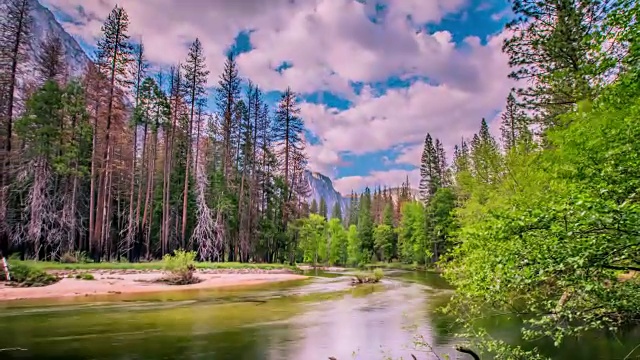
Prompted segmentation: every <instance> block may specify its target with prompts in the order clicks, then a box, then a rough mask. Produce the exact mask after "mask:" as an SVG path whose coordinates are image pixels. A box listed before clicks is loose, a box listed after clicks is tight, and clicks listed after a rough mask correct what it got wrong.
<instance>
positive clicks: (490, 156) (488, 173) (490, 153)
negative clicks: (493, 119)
mask: <svg viewBox="0 0 640 360" xmlns="http://www.w3.org/2000/svg"><path fill="white" fill-rule="evenodd" d="M470 155H471V162H472V164H473V166H472V174H473V176H474V177H475V178H476V179H477V180H478V181H479V182H481V183H484V184H490V183H493V182H495V181H496V180H497V177H498V176H499V175H500V169H499V165H500V164H499V163H500V153H499V152H498V145H497V143H496V141H495V139H494V138H493V137H492V136H491V134H490V133H489V126H488V125H487V122H486V121H485V119H482V122H481V125H480V132H479V135H478V134H475V135H474V136H473V140H472V142H471V153H470Z"/></svg>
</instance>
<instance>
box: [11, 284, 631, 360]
mask: <svg viewBox="0 0 640 360" xmlns="http://www.w3.org/2000/svg"><path fill="white" fill-rule="evenodd" d="M387 275H388V276H387V277H386V278H385V279H384V280H383V282H382V284H376V285H361V286H357V287H352V286H351V284H350V278H349V277H348V276H343V275H341V274H332V273H324V272H321V271H318V272H315V271H314V272H313V276H314V278H313V279H311V280H310V281H302V282H294V283H287V284H271V285H268V286H261V287H257V288H251V289H246V288H238V289H224V290H212V291H196V292H177V293H170V294H169V293H164V294H145V295H138V296H116V297H96V298H88V299H87V298H81V299H80V300H78V299H75V300H69V299H65V300H63V301H61V302H54V303H48V304H43V303H41V302H40V303H38V302H31V303H4V304H2V305H0V306H2V307H0V333H1V334H2V335H1V336H0V348H6V347H22V348H25V349H28V350H27V351H16V352H3V353H2V354H1V356H0V358H2V359H45V360H46V359H127V360H133V359H215V360H238V359H247V360H280V359H294V360H298V359H300V360H310V359H327V358H328V357H329V356H334V357H336V358H337V359H339V360H345V359H354V358H355V359H366V360H375V359H383V358H385V356H388V357H391V358H393V359H399V358H400V357H401V356H402V357H404V358H405V359H407V358H410V357H409V354H410V353H414V354H416V355H417V356H418V358H419V359H431V358H434V357H433V356H430V355H428V354H421V353H418V352H417V351H415V349H413V346H412V345H413V340H414V335H415V334H420V335H422V336H423V338H424V340H425V341H427V342H428V343H430V344H431V345H432V346H433V347H434V348H435V350H436V351H437V352H438V353H440V354H445V353H446V354H449V355H450V356H451V358H452V359H455V358H457V357H456V356H457V355H458V354H456V353H455V351H453V350H452V348H453V345H454V343H455V340H454V338H453V335H454V334H455V333H456V331H457V330H458V329H456V328H455V327H454V325H453V324H454V322H453V319H451V318H450V317H447V316H444V315H442V314H440V313H439V312H438V311H437V310H438V309H439V308H440V307H442V306H444V305H446V304H447V301H448V299H449V297H450V295H451V290H450V287H449V286H448V285H447V284H446V282H444V280H442V279H441V278H440V277H439V276H438V275H437V274H433V273H424V272H403V271H396V272H389V273H388V274H387ZM487 321H489V322H490V324H489V325H490V327H491V328H492V329H493V330H494V332H495V333H496V334H502V335H500V336H501V337H503V338H505V339H511V340H512V341H515V342H517V341H518V339H519V336H518V334H519V328H518V325H519V324H518V323H517V321H516V320H514V319H504V318H503V319H500V318H492V319H490V320H487ZM628 335H629V337H628V338H627V337H625V338H619V339H614V338H602V337H600V338H599V337H597V336H595V335H594V336H593V337H588V338H587V339H585V340H586V341H582V342H580V343H578V342H575V343H571V342H569V343H567V344H566V345H565V346H563V348H561V349H554V348H553V347H552V346H550V345H549V344H546V343H538V344H535V345H537V346H540V347H541V349H543V350H544V351H546V352H547V353H549V354H551V355H553V358H554V359H559V360H564V359H586V360H591V359H593V360H595V359H615V358H620V359H621V358H623V357H624V355H625V354H626V353H628V352H629V351H630V350H631V348H633V346H635V345H636V344H637V340H636V341H635V343H634V341H633V340H632V339H633V338H634V336H635V337H636V339H637V338H640V332H639V330H638V329H636V330H635V332H634V331H630V332H629V333H628ZM625 336H626V335H625ZM525 345H526V344H525ZM528 346H533V345H531V344H529V345H528ZM354 353H355V355H354ZM459 358H460V359H463V357H459Z"/></svg>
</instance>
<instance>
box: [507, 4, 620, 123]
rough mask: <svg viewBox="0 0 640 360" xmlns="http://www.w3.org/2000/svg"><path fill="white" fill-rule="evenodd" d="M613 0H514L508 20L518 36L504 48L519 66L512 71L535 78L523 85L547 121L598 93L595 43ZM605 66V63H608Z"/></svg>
mask: <svg viewBox="0 0 640 360" xmlns="http://www.w3.org/2000/svg"><path fill="white" fill-rule="evenodd" d="M608 6H609V4H608V2H607V1H600V0H580V1H579V0H548V1H538V0H520V1H513V2H512V7H513V8H512V10H513V13H514V14H516V17H515V20H513V21H512V22H510V23H509V24H508V25H507V29H509V30H510V31H512V34H513V36H511V37H510V38H508V39H506V40H505V42H504V46H503V50H504V51H505V53H506V54H508V55H509V65H510V66H511V67H512V68H513V71H512V73H511V74H510V77H511V78H513V79H516V80H527V82H528V83H531V84H534V85H532V86H530V87H527V88H523V89H519V90H518V95H519V96H521V98H522V100H523V102H524V105H525V107H526V108H528V109H531V110H534V111H536V112H538V113H539V115H540V121H541V123H542V125H543V126H545V127H548V126H554V125H556V123H557V119H556V116H557V115H559V114H562V113H564V112H566V111H569V110H570V109H571V108H572V106H573V105H575V104H576V103H577V102H579V101H581V100H585V99H590V98H592V97H593V92H594V89H593V88H592V86H591V84H590V83H591V80H595V78H596V77H597V76H598V75H600V74H599V71H600V69H598V70H599V71H596V72H594V69H596V68H595V67H592V66H591V63H590V61H591V60H592V57H591V56H589V54H590V51H591V49H595V48H599V46H600V45H601V44H599V43H597V42H596V41H598V40H599V39H600V37H598V36H593V35H595V32H597V31H598V30H599V27H598V26H595V24H598V23H602V20H603V16H605V15H606V13H607V11H605V9H606V8H607V7H608ZM602 70H604V69H602Z"/></svg>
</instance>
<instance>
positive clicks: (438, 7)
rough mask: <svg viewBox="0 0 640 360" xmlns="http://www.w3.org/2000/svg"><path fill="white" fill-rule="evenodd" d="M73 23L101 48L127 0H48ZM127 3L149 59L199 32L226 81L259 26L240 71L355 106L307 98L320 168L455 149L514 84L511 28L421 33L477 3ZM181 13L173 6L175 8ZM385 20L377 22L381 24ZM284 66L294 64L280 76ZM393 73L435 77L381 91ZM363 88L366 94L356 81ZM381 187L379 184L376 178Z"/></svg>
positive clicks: (263, 82)
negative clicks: (508, 47) (458, 36)
mask: <svg viewBox="0 0 640 360" xmlns="http://www.w3.org/2000/svg"><path fill="white" fill-rule="evenodd" d="M42 1H43V3H44V4H45V5H47V6H53V7H55V8H56V9H58V10H59V11H62V12H64V13H66V14H67V15H69V16H70V17H71V18H73V19H74V21H73V22H67V23H65V24H64V26H65V27H66V29H67V30H68V31H69V32H71V33H72V34H73V35H75V36H77V37H81V38H82V39H83V40H85V41H86V42H87V43H90V44H95V41H96V39H97V37H98V36H99V35H100V28H101V26H102V22H103V21H104V19H105V18H106V16H107V15H108V14H109V12H110V11H111V9H112V8H113V6H114V5H115V3H116V1H117V0H42ZM377 3H380V4H383V5H386V9H385V11H384V12H383V13H382V14H380V13H377V12H376V7H375V4H374V2H360V1H356V0H296V1H291V0H270V1H269V2H266V1H263V0H243V1H237V0H220V1H207V0H180V1H178V0H154V1H153V2H151V1H144V0H128V1H126V3H125V4H124V6H125V8H126V10H127V12H128V14H129V18H130V29H129V30H130V34H131V35H132V39H134V40H138V39H142V40H143V42H144V43H145V48H146V51H147V57H148V59H149V60H150V61H152V62H153V63H155V64H157V65H162V66H166V65H173V64H176V63H178V62H180V61H182V60H183V59H184V58H185V57H186V53H187V49H188V46H189V44H190V43H191V42H192V41H193V40H194V39H195V38H196V37H198V38H200V40H201V41H202V43H203V47H204V50H205V54H206V56H207V65H208V68H209V70H210V71H211V76H210V79H209V84H210V85H214V84H215V82H217V76H218V74H220V72H221V71H222V67H223V64H224V57H225V52H226V50H227V49H228V48H229V47H230V46H231V45H232V44H233V43H234V40H235V38H236V36H237V35H238V33H239V32H241V31H248V32H250V42H251V45H252V50H251V51H248V52H245V53H243V54H241V55H240V56H238V58H237V60H238V65H239V69H240V74H241V76H243V77H246V78H251V80H252V81H253V82H254V83H257V84H258V85H259V86H260V87H262V88H263V89H264V90H266V91H269V90H282V89H284V88H285V87H287V86H290V87H291V88H292V89H293V90H294V91H296V92H299V93H314V92H318V91H323V90H324V91H329V92H332V93H334V94H336V95H341V96H343V97H344V98H346V99H348V100H350V101H351V103H352V106H351V107H350V108H349V109H346V110H344V109H333V108H330V107H328V106H327V105H324V104H313V103H302V104H301V110H302V111H301V115H302V117H303V119H304V120H305V125H306V127H307V128H308V130H310V131H311V132H313V134H314V135H315V136H317V138H318V139H319V143H318V144H315V145H313V146H308V147H307V153H308V156H309V167H310V168H311V169H312V170H316V171H321V172H323V173H327V174H331V173H334V172H335V168H336V167H337V166H345V165H348V164H345V163H344V161H343V160H342V156H343V155H345V154H349V155H352V156H356V157H357V156H358V155H363V154H367V153H370V152H376V151H383V150H386V149H392V148H394V147H397V146H398V145H403V146H404V147H403V148H402V152H401V154H400V155H399V156H398V158H397V159H396V160H395V163H396V164H417V163H418V160H419V154H420V151H421V147H422V141H423V140H424V136H425V135H426V133H427V132H429V133H431V134H432V136H433V137H434V138H439V139H441V140H442V141H443V143H444V145H445V149H446V150H447V152H448V153H451V151H452V149H453V145H454V144H455V143H457V142H459V141H460V138H461V137H462V136H465V137H469V136H471V135H472V134H473V133H474V132H476V131H477V130H478V128H479V123H480V119H481V118H482V117H483V116H485V117H492V116H493V115H494V114H495V113H496V112H499V111H500V110H501V109H502V108H503V105H504V101H505V98H506V96H507V94H508V91H509V89H510V88H511V87H512V86H513V83H512V82H511V81H510V80H508V79H507V74H508V72H509V68H508V63H507V58H506V56H505V55H504V54H503V53H502V52H501V47H502V40H503V38H504V37H505V34H504V33H501V34H497V35H495V36H492V37H490V38H488V39H486V40H487V41H486V42H483V41H481V39H479V38H477V37H468V38H466V39H465V40H464V41H463V42H462V43H459V44H456V43H455V42H454V41H453V36H452V34H451V33H450V32H449V31H437V32H431V33H430V32H428V31H426V30H424V28H425V27H420V29H421V30H420V31H417V29H418V27H417V24H424V23H437V22H439V21H440V20H442V18H443V17H445V16H446V15H447V14H451V13H455V12H460V11H463V10H464V9H465V6H466V5H468V4H467V3H468V1H466V0H430V1H424V0H378V2H377ZM168 9H170V10H168ZM374 17H375V18H376V22H375V23H374V22H373V21H372V20H371V19H372V18H374ZM283 63H288V64H291V65H292V66H291V67H289V68H287V69H284V70H281V71H276V69H277V68H278V67H280V66H281V65H282V64H283ZM393 76H398V77H401V78H405V79H406V78H419V79H428V81H416V82H414V83H412V84H411V85H410V86H408V87H406V88H394V89H387V90H386V91H385V90H383V91H381V90H380V89H379V88H376V87H374V86H372V85H370V84H373V83H379V82H382V83H384V82H385V81H386V80H387V79H389V78H390V77H393ZM354 82H355V83H362V84H364V89H363V91H361V92H360V94H359V95H358V94H356V93H355V92H354V91H353V88H352V84H353V83H354ZM407 173H408V174H410V175H411V176H415V174H416V173H415V172H411V171H409V172H407V171H405V170H390V171H387V172H385V171H381V172H372V173H370V174H369V175H366V176H360V177H349V178H342V179H338V180H337V183H340V184H342V185H341V186H342V187H345V188H348V187H349V186H351V185H354V184H365V183H367V182H368V181H369V182H376V181H382V180H388V181H389V184H393V185H396V184H399V183H401V182H402V181H403V180H404V179H403V176H406V175H407ZM372 184H373V183H372ZM349 190H350V189H349Z"/></svg>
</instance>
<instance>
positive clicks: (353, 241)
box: [347, 225, 363, 266]
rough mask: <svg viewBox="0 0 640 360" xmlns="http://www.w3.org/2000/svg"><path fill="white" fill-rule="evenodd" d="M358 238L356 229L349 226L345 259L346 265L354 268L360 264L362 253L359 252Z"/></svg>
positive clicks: (353, 226)
mask: <svg viewBox="0 0 640 360" xmlns="http://www.w3.org/2000/svg"><path fill="white" fill-rule="evenodd" d="M360 248H361V245H360V238H359V237H358V228H357V227H356V226H355V225H350V226H349V229H348V230H347V257H348V260H347V262H348V264H349V265H351V266H355V265H358V264H360V262H362V260H363V259H362V252H361V251H360Z"/></svg>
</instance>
